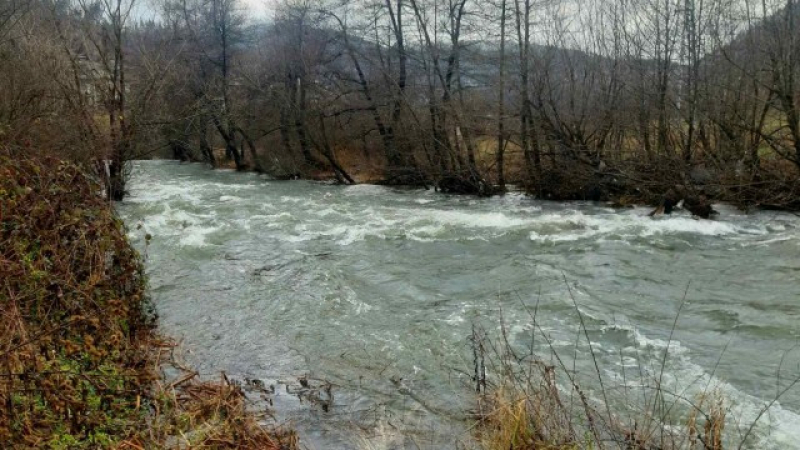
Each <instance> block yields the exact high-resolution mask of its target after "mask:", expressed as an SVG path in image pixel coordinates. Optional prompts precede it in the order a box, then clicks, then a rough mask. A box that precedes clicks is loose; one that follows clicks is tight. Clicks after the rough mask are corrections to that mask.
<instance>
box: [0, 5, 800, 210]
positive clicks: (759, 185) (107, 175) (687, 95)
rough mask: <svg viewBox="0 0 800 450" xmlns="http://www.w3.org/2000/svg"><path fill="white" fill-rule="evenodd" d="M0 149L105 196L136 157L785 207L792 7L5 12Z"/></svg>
mask: <svg viewBox="0 0 800 450" xmlns="http://www.w3.org/2000/svg"><path fill="white" fill-rule="evenodd" d="M268 6H269V10H267V7H268ZM254 8H262V10H260V11H254ZM0 147H1V148H2V149H3V150H2V151H3V152H5V153H8V154H10V155H11V156H14V155H25V154H32V153H46V154H49V155H57V156H60V157H63V158H67V159H71V160H74V161H77V162H79V163H82V164H85V165H86V166H87V167H91V168H94V169H95V170H96V171H97V173H98V174H99V175H100V176H102V177H103V178H104V179H105V183H106V190H107V193H108V196H109V198H112V199H116V200H120V199H122V198H123V197H124V195H125V192H126V190H125V181H126V178H127V172H128V161H131V160H134V159H141V158H153V157H162V158H175V159H180V160H183V161H203V162H206V163H209V164H210V165H211V166H213V167H234V168H235V169H237V170H254V171H258V172H262V173H266V174H268V175H270V176H272V177H273V178H276V179H294V178H314V179H335V180H337V181H339V182H341V183H359V182H373V183H385V184H396V185H416V186H425V187H430V186H435V187H437V188H438V189H440V190H442V191H444V192H452V193H467V194H477V195H491V194H495V193H500V192H504V191H505V190H506V189H507V185H512V184H513V185H516V186H522V187H523V188H525V189H526V190H527V191H529V192H530V193H532V194H534V195H536V196H537V197H539V198H545V199H558V200H567V199H589V200H613V201H615V202H617V203H620V204H626V203H631V202H649V203H658V202H659V201H661V200H660V199H662V198H664V197H665V195H672V193H675V192H677V193H678V194H677V195H678V196H680V197H692V198H695V199H700V200H697V202H700V203H703V202H706V201H728V202H732V203H735V204H737V205H739V206H741V207H754V206H762V207H774V208H798V207H800V182H798V177H799V176H800V5H798V2H797V1H796V0H763V1H755V0H591V1H581V2H577V1H568V0H488V1H475V0H473V1H470V0H276V2H274V3H271V4H269V5H264V6H252V5H250V6H247V5H245V4H244V3H242V1H241V0H153V1H145V0H0Z"/></svg>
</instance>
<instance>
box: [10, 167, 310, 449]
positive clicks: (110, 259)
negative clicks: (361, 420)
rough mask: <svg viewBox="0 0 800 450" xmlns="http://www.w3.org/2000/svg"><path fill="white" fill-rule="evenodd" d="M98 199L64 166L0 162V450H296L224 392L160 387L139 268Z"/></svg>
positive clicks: (235, 395) (93, 188) (213, 387)
mask: <svg viewBox="0 0 800 450" xmlns="http://www.w3.org/2000/svg"><path fill="white" fill-rule="evenodd" d="M98 192H99V186H98V185H97V184H95V183H94V182H93V181H92V180H91V179H90V178H89V177H87V176H86V175H85V173H84V172H83V171H82V170H81V169H80V168H79V167H77V166H75V165H72V164H70V163H67V162H64V161H60V160H56V159H23V160H20V159H11V158H8V157H6V156H3V155H2V154H0V443H3V448H52V449H62V448H64V449H66V448H69V449H72V448H164V447H176V448H177V447H180V448H242V449H250V448H252V449H255V448H259V449H279V448H294V447H296V445H297V439H296V437H295V435H294V433H292V432H277V431H274V430H268V429H267V428H265V427H263V426H261V425H260V424H259V422H258V420H257V419H256V418H255V417H254V416H253V415H252V414H250V413H249V412H247V410H246V405H245V399H244V395H243V394H242V392H241V389H239V388H238V387H237V386H234V385H232V384H230V383H228V382H227V380H223V381H221V382H219V383H211V382H200V381H197V380H196V379H194V378H193V377H185V378H184V379H183V380H182V381H181V382H180V383H169V384H167V383H162V382H160V379H161V377H160V375H159V370H158V367H159V363H160V362H161V361H160V357H159V355H160V354H162V353H163V352H160V351H159V349H160V348H163V346H164V345H165V344H164V342H163V340H162V339H160V338H159V337H158V336H157V334H156V333H155V320H156V318H155V314H154V313H153V308H152V305H151V304H150V302H149V301H148V299H147V295H146V289H145V288H146V280H145V277H144V274H143V268H142V261H141V259H140V257H139V255H138V254H137V252H136V251H135V250H134V249H133V248H132V247H131V246H130V245H129V243H128V241H127V239H126V236H125V231H124V227H123V225H122V223H121V221H120V220H119V219H118V218H117V217H116V216H115V215H114V213H113V211H112V209H111V208H110V206H109V204H108V203H107V202H106V201H105V200H103V198H102V197H100V195H98ZM187 436H188V437H187Z"/></svg>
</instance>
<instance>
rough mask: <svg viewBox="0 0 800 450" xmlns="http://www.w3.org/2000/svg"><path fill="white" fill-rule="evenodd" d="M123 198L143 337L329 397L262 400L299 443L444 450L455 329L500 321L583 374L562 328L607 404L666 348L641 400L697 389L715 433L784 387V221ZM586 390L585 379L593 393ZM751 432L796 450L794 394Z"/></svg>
mask: <svg viewBox="0 0 800 450" xmlns="http://www.w3.org/2000/svg"><path fill="white" fill-rule="evenodd" d="M130 191H131V195H130V196H129V197H128V198H127V199H126V200H125V201H124V203H122V204H120V205H119V210H120V212H121V214H122V216H123V218H124V219H125V221H126V223H127V225H128V227H129V228H130V235H131V237H132V238H133V239H134V241H135V242H136V244H137V246H139V247H140V248H142V249H145V245H144V242H145V239H144V236H145V233H149V234H151V235H152V239H151V240H150V243H149V245H148V246H147V248H146V249H145V250H144V251H145V252H146V254H147V270H148V274H149V276H150V284H151V289H152V293H153V297H154V299H155V301H156V304H157V307H158V310H159V313H160V317H161V326H162V328H163V329H164V331H165V332H166V333H168V334H171V335H173V336H177V337H180V338H182V339H183V347H184V348H185V349H186V350H187V351H188V359H189V360H190V362H191V363H193V364H195V365H196V366H197V367H198V368H199V370H200V371H201V373H203V374H205V375H207V376H213V374H215V373H218V372H219V371H225V372H226V373H227V374H229V375H230V376H232V377H236V378H240V379H244V378H256V379H262V380H266V382H267V383H276V382H278V381H284V382H289V384H292V385H294V384H296V380H297V377H299V376H303V375H307V376H309V377H311V378H319V379H324V380H328V381H330V382H332V383H333V384H334V389H333V393H334V399H335V400H334V405H333V407H332V408H329V410H328V411H324V410H323V409H322V408H321V407H320V405H315V404H313V403H312V404H308V402H307V401H304V402H302V403H301V402H299V401H297V400H296V399H295V397H294V396H293V395H292V394H291V393H289V392H287V391H286V390H285V389H284V388H283V387H279V389H278V393H277V398H276V401H277V402H278V408H277V409H279V410H281V411H282V416H281V417H280V419H290V420H292V421H293V423H295V424H296V426H298V427H299V429H300V430H301V432H302V433H303V437H304V439H305V441H306V442H307V443H309V446H310V447H312V448H320V449H322V448H326V449H327V448H353V447H356V446H358V445H361V444H363V442H361V440H362V439H363V440H367V441H369V440H376V439H378V440H383V441H384V442H382V443H380V445H385V446H387V447H408V448H417V447H419V448H448V447H455V446H456V442H457V441H458V440H459V439H463V438H465V437H466V436H467V434H468V433H467V432H466V431H465V430H464V427H465V426H466V425H465V422H464V421H463V420H462V418H463V417H464V416H465V412H466V411H467V410H468V408H470V407H471V406H473V397H472V393H471V387H470V386H471V381H470V380H469V374H471V372H472V351H471V349H470V345H469V342H470V341H469V336H470V334H471V331H472V327H473V324H475V325H479V326H481V327H483V328H484V329H486V332H487V334H488V335H490V336H497V335H498V333H499V330H500V329H501V327H500V323H501V320H502V321H503V322H504V323H505V329H506V331H507V335H508V339H509V341H510V343H511V345H512V346H519V347H520V348H523V347H528V346H529V344H530V343H531V340H532V339H531V338H532V337H533V336H541V334H540V333H544V334H546V335H547V336H548V339H549V340H550V343H551V345H547V344H545V341H546V340H545V339H541V338H539V339H538V340H534V341H533V342H534V346H535V347H536V348H537V350H538V351H539V352H540V354H541V356H542V357H543V358H545V359H546V360H548V361H549V360H551V359H553V356H552V353H553V351H555V352H557V353H559V354H561V355H562V357H563V360H564V361H566V362H565V364H566V365H568V366H569V367H570V368H572V365H573V358H574V360H575V362H574V364H575V369H576V370H577V371H578V372H581V373H587V371H588V373H589V374H591V373H593V372H592V371H593V368H594V363H593V361H592V359H591V358H589V354H590V353H589V352H590V349H589V348H588V347H587V346H586V345H585V342H579V341H580V339H579V338H580V336H579V333H578V331H579V325H580V322H581V316H582V318H583V321H584V323H585V327H586V329H587V332H588V334H589V336H590V337H591V339H592V340H593V342H594V345H593V347H592V350H593V351H594V353H595V356H596V359H597V361H598V366H599V367H600V372H601V377H602V379H603V382H604V385H605V386H606V388H609V395H610V396H611V397H612V400H611V401H612V402H616V401H622V400H620V399H621V397H624V396H625V394H624V393H627V395H630V396H633V397H636V399H641V398H643V397H644V395H645V394H642V393H636V391H635V388H636V384H637V383H638V382H637V381H633V378H634V377H633V376H632V374H633V373H636V374H637V375H638V374H641V373H644V374H645V375H647V374H648V373H650V374H654V373H660V370H659V369H658V367H660V366H661V361H662V360H663V358H664V351H665V350H667V349H668V350H669V351H668V355H667V358H666V367H665V368H664V371H663V375H661V376H660V378H661V380H662V384H663V385H664V386H667V387H668V389H671V390H675V391H678V392H680V393H682V394H683V396H684V397H687V398H695V396H696V395H697V394H698V393H699V392H702V391H704V390H707V389H719V390H720V391H721V392H722V393H723V394H724V396H725V398H726V399H727V401H728V404H729V408H730V411H729V412H728V418H729V421H728V431H729V432H731V433H733V434H736V435H738V434H740V433H744V432H745V430H746V429H747V427H748V426H749V423H750V422H751V421H752V420H753V419H754V418H755V417H756V416H757V415H758V414H759V411H760V410H761V409H762V408H763V407H764V405H765V404H766V403H767V402H768V401H770V400H771V399H773V398H774V397H775V396H776V392H780V391H781V390H782V388H783V387H785V386H787V385H788V384H789V383H790V382H791V379H792V378H793V377H795V378H796V377H798V376H800V368H799V363H800V350H796V349H794V347H795V346H796V345H797V344H798V342H799V341H798V338H799V335H800V259H798V254H800V219H798V218H797V217H796V216H793V215H790V214H784V213H774V212H759V213H755V214H750V215H744V214H742V213H739V212H737V211H736V210H734V209H731V208H727V207H719V209H721V211H722V214H721V216H720V218H719V220H716V221H699V220H694V219H692V218H691V217H689V216H688V215H687V214H685V213H680V212H679V213H678V214H676V215H673V216H672V217H668V218H667V217H665V218H657V219H652V218H649V217H647V215H646V213H647V210H646V209H643V208H636V209H624V210H614V209H611V208H608V207H605V206H604V205H595V204H584V203H566V204H562V203H551V202H538V201H535V200H532V199H530V198H528V197H525V196H522V195H517V194H510V195H506V196H504V197H496V198H490V199H476V198H470V197H451V196H445V195H440V194H436V193H434V192H431V191H420V190H394V189H388V188H384V187H378V186H366V185H363V186H350V187H341V186H330V185H326V184H322V183H314V182H306V181H293V182H276V181H270V180H268V179H265V178H263V177H258V176H256V175H253V174H239V173H234V172H229V171H210V170H208V169H206V168H205V167H203V166H201V165H179V164H177V163H172V162H140V163H136V164H135V167H134V171H133V178H132V180H131V183H130ZM139 225H141V227H140V228H139V229H137V227H138V226H139ZM684 297H685V301H684ZM534 310H535V311H536V313H535V314H536V320H537V322H538V324H539V326H540V327H541V329H539V328H537V327H534V326H533V320H532V315H533V311H534ZM578 311H580V316H579V314H578ZM679 311H680V314H679ZM676 317H678V320H677V323H676V325H675V327H674V328H675V330H674V335H673V336H672V338H671V339H670V333H671V330H672V329H673V324H674V323H675V319H676ZM576 342H578V343H577V344H576ZM779 369H780V370H779ZM490 371H491V368H490ZM490 375H491V374H490ZM596 380H597V376H596V375H594V376H586V382H585V383H586V386H587V388H588V389H590V390H591V392H592V393H593V396H594V397H595V398H599V397H600V394H599V393H598V391H597V390H596V388H597V387H598V386H597V385H598V383H597V381H596ZM623 385H627V386H628V388H629V389H627V390H626V389H620V387H622V386H623ZM279 386H280V385H279ZM632 392H633V393H632ZM322 396H323V397H324V395H322ZM631 402H633V403H635V401H633V400H632V401H630V402H628V403H631ZM755 433H756V435H757V436H758V442H756V443H754V444H753V445H752V448H768V449H787V448H793V449H800V393H798V392H797V390H790V391H789V392H788V393H786V394H784V395H783V396H782V397H781V398H780V399H779V400H778V402H777V403H775V404H774V405H773V406H772V408H771V409H770V410H769V412H768V413H767V414H764V415H763V417H762V418H761V421H760V422H759V425H758V426H757V427H756V428H755ZM375 435H380V436H381V437H378V438H376V437H374V436H375ZM359 436H363V437H359ZM373 444H375V443H374V442H373ZM377 445H378V444H375V446H376V448H377ZM367 448H369V447H367Z"/></svg>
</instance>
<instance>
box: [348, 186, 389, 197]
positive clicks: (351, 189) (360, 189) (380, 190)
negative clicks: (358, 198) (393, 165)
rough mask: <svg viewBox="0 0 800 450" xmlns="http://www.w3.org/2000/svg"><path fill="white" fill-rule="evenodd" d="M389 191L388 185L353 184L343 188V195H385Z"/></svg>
mask: <svg viewBox="0 0 800 450" xmlns="http://www.w3.org/2000/svg"><path fill="white" fill-rule="evenodd" d="M390 192H391V190H390V189H389V188H388V187H386V186H380V185H377V184H354V185H351V186H347V187H346V188H344V189H343V193H344V195H364V196H375V195H386V194H389V193H390Z"/></svg>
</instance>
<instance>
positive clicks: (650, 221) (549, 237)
mask: <svg viewBox="0 0 800 450" xmlns="http://www.w3.org/2000/svg"><path fill="white" fill-rule="evenodd" d="M534 228H535V229H534V230H531V232H530V239H531V240H532V241H537V242H567V241H577V240H580V239H587V238H595V237H600V236H608V235H616V236H620V237H649V236H656V235H678V234H694V235H702V236H726V235H735V234H740V233H748V234H764V233H766V231H765V230H763V229H758V228H752V227H744V226H741V225H734V224H732V223H729V222H722V221H715V220H697V219H693V218H691V217H687V216H672V217H664V218H657V219H654V218H651V217H648V216H646V215H644V214H639V213H636V212H632V213H613V214H584V213H583V212H580V211H571V212H567V213H550V214H543V215H541V216H539V218H538V220H537V222H536V224H535V226H534Z"/></svg>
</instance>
